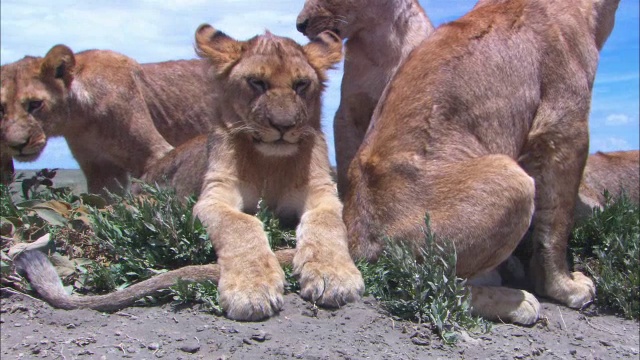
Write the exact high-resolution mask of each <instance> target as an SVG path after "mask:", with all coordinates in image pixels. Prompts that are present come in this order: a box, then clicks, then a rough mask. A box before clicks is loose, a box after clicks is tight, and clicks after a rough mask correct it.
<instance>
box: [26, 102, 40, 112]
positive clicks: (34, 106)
mask: <svg viewBox="0 0 640 360" xmlns="http://www.w3.org/2000/svg"><path fill="white" fill-rule="evenodd" d="M43 104H44V102H43V101H42V100H32V101H29V102H28V103H27V112H29V113H32V112H34V111H36V110H38V109H40V108H41V107H42V105H43Z"/></svg>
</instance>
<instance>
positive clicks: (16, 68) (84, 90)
mask: <svg viewBox="0 0 640 360" xmlns="http://www.w3.org/2000/svg"><path fill="white" fill-rule="evenodd" d="M208 70H209V66H208V63H207V62H206V61H205V60H203V59H197V60H178V61H167V62H161V63H148V64H139V63H137V62H136V61H135V60H133V59H131V58H129V57H127V56H124V55H121V54H118V53H116V52H113V51H109V50H88V51H83V52H78V53H74V52H73V51H72V50H71V49H70V48H69V47H67V46H65V45H56V46H54V47H52V48H51V49H50V50H49V52H47V54H46V55H45V56H44V57H32V56H26V57H24V58H23V59H21V60H19V61H16V62H13V63H10V64H6V65H3V66H2V68H1V71H0V73H1V74H0V75H1V77H2V81H1V90H0V95H1V99H0V100H1V104H0V115H1V116H2V122H1V124H0V138H1V140H2V147H1V148H0V151H1V152H2V160H3V162H2V164H3V165H2V174H3V176H5V175H4V174H5V173H7V174H9V175H6V176H7V177H9V176H10V174H11V169H10V166H9V165H10V162H11V160H10V159H9V157H11V156H12V157H13V158H14V159H16V160H18V161H33V160H35V159H36V158H37V157H38V156H39V155H40V154H41V152H42V151H43V149H44V147H45V145H46V144H47V140H48V138H50V137H54V136H63V137H64V138H65V140H66V141H67V144H68V145H69V149H70V150H71V153H72V154H73V157H74V158H75V160H76V161H77V162H78V164H79V165H80V168H81V169H82V172H83V174H84V175H85V177H86V179H87V186H88V189H89V191H90V192H92V193H99V192H102V191H103V189H104V188H107V190H109V191H114V192H118V191H119V190H121V187H123V186H124V187H126V186H127V184H128V183H129V175H131V176H134V177H140V176H141V175H142V174H143V173H144V172H145V171H146V169H147V168H148V167H149V165H151V164H152V163H154V162H155V161H156V160H158V159H160V158H162V157H163V156H164V155H165V154H166V153H167V152H169V151H170V150H171V149H173V146H177V145H179V144H182V143H184V142H186V141H187V140H189V139H191V138H192V137H194V136H196V135H198V134H201V133H204V132H206V131H208V129H209V124H210V120H209V119H210V118H211V117H213V114H212V113H211V103H213V102H215V97H216V94H214V93H211V92H210V91H206V89H209V88H210V86H209V84H208V82H209V81H211V77H209V76H208ZM5 158H6V159H7V160H5ZM5 164H6V165H5Z"/></svg>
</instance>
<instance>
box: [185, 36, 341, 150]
mask: <svg viewBox="0 0 640 360" xmlns="http://www.w3.org/2000/svg"><path fill="white" fill-rule="evenodd" d="M196 50H197V53H198V54H199V55H200V56H201V57H204V58H207V59H209V60H210V61H211V64H212V67H213V71H214V73H215V76H216V79H217V80H218V81H217V83H218V84H219V86H220V90H221V91H220V93H221V97H222V98H221V99H220V104H223V106H222V110H221V111H222V112H224V113H223V114H221V118H220V119H218V120H220V121H222V122H223V123H224V126H225V127H226V128H227V129H229V131H230V132H231V133H232V134H236V135H239V136H244V137H245V138H249V139H251V141H252V142H253V144H254V146H255V148H256V149H257V150H258V151H259V152H261V153H262V154H264V155H267V156H291V155H294V154H295V153H296V152H297V150H298V148H299V145H300V144H301V143H302V142H303V141H304V139H305V138H307V137H308V136H309V135H312V134H315V133H317V132H319V131H320V106H321V104H320V97H321V96H320V95H321V93H322V90H323V87H324V81H325V80H326V77H325V71H326V70H327V69H329V68H330V67H331V66H333V65H334V64H335V63H336V62H338V61H340V59H341V57H342V42H341V40H340V38H339V37H338V36H337V35H335V34H333V33H331V32H324V33H321V34H320V35H319V36H318V37H317V38H316V39H315V40H313V41H312V42H310V43H309V44H307V45H305V46H300V45H298V44H297V43H296V42H294V41H293V40H291V39H287V38H282V37H277V36H274V35H272V34H271V33H269V32H267V33H266V34H264V35H262V36H256V37H254V38H252V39H250V40H248V41H237V40H234V39H232V38H231V37H229V36H227V35H226V34H224V33H222V32H220V31H217V30H215V29H214V28H213V27H211V26H209V25H202V26H200V27H199V28H198V30H197V32H196Z"/></svg>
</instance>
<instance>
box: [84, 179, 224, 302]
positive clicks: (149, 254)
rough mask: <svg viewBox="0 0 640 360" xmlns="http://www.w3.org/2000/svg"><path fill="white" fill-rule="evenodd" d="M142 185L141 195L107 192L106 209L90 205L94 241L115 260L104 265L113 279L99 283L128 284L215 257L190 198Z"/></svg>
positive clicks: (211, 260)
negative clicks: (109, 269)
mask: <svg viewBox="0 0 640 360" xmlns="http://www.w3.org/2000/svg"><path fill="white" fill-rule="evenodd" d="M142 186H143V188H144V191H145V192H146V194H145V196H142V197H136V196H133V195H130V194H129V195H124V196H122V197H120V196H116V195H111V199H110V200H111V203H112V204H113V205H111V206H110V207H109V208H108V209H106V210H101V209H96V208H93V209H92V210H93V211H92V212H91V220H92V225H93V231H94V233H95V241H96V242H99V243H100V244H101V246H102V247H103V248H105V249H106V250H107V252H108V253H109V257H110V258H111V259H112V260H113V262H114V264H109V265H110V266H111V267H112V269H113V270H115V271H112V274H113V276H114V277H115V279H114V281H112V282H109V281H105V282H103V283H105V284H108V283H115V284H129V283H130V282H134V281H135V282H137V281H140V280H143V279H146V278H149V277H151V276H153V275H155V274H157V273H160V272H165V271H168V270H172V269H176V268H180V267H183V266H186V265H196V264H210V263H212V262H215V260H216V256H215V252H214V249H213V246H212V244H211V242H210V241H209V240H208V236H207V232H206V229H205V228H204V226H203V225H202V223H201V222H200V220H198V219H197V218H196V217H195V216H194V215H193V212H192V208H193V205H194V204H195V199H194V198H193V197H191V198H187V199H186V200H183V199H179V198H178V196H176V195H175V192H174V191H172V190H168V189H161V188H159V187H154V186H150V185H144V184H143V185H142ZM104 290H111V289H104Z"/></svg>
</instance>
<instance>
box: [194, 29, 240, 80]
mask: <svg viewBox="0 0 640 360" xmlns="http://www.w3.org/2000/svg"><path fill="white" fill-rule="evenodd" d="M196 53H197V54H198V56H200V57H202V58H206V59H209V60H210V61H211V63H212V64H213V66H214V67H215V69H216V73H217V74H223V73H225V72H226V71H227V70H229V69H230V68H231V67H232V66H233V65H234V64H235V63H236V62H237V61H238V60H239V59H240V57H241V56H242V43H240V42H239V41H237V40H235V39H233V38H231V37H229V36H228V35H227V34H225V33H223V32H222V31H218V30H216V29H214V28H213V27H212V26H211V25H209V24H202V25H200V26H199V27H198V30H196Z"/></svg>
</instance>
